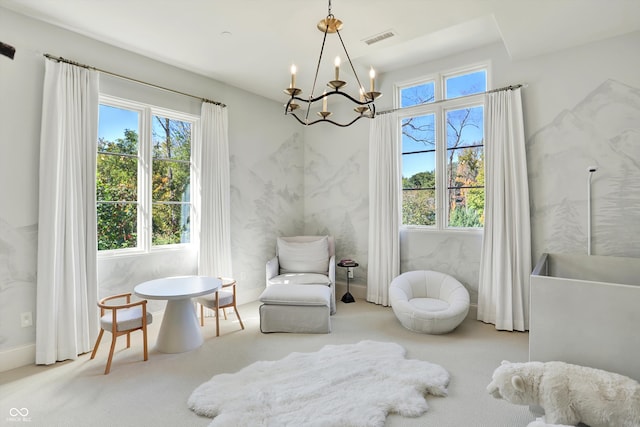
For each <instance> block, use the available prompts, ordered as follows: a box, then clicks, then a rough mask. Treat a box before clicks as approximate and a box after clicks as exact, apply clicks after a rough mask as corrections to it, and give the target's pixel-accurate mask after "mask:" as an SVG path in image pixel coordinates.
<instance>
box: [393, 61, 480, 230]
mask: <svg viewBox="0 0 640 427" xmlns="http://www.w3.org/2000/svg"><path fill="white" fill-rule="evenodd" d="M482 70H484V71H485V73H486V87H485V91H489V90H491V83H490V81H491V79H490V76H491V70H490V63H479V64H474V65H471V66H467V67H464V68H458V69H455V70H448V71H445V72H441V73H436V74H431V75H427V76H424V77H422V78H418V79H412V80H407V81H404V82H401V83H397V84H395V85H394V108H395V110H396V111H397V120H398V136H397V137H398V138H399V141H400V143H399V144H398V145H399V149H400V160H401V162H402V160H403V153H402V142H401V141H402V121H403V120H404V119H407V118H410V117H416V116H423V115H427V114H434V116H435V119H434V123H435V124H436V129H435V132H434V138H435V194H436V195H435V205H436V221H435V224H434V225H417V224H404V223H401V224H400V227H401V229H411V230H428V231H439V232H463V233H483V232H484V226H483V227H453V226H450V225H449V214H450V213H449V188H448V185H447V152H448V149H447V112H448V111H452V110H459V109H464V108H473V107H479V106H480V107H482V108H483V121H484V118H485V117H486V111H485V101H484V94H485V92H481V93H477V94H473V95H465V96H460V97H455V98H450V99H445V91H446V79H449V78H452V77H457V76H461V75H465V74H471V73H474V72H476V71H482ZM430 82H433V83H434V100H433V101H432V102H428V103H424V104H418V105H413V106H410V107H400V105H401V100H402V95H401V92H402V90H403V89H407V88H411V87H414V86H417V85H421V84H425V83H430ZM484 128H485V126H484V124H483V138H482V140H483V149H484V141H485V139H486V134H485V129H484ZM401 164H402V163H401ZM400 169H401V170H400V173H401V174H402V172H403V171H402V167H401V168H400ZM401 181H402V175H401ZM485 190H486V187H485ZM400 191H401V192H404V189H403V188H402V187H401V188H400ZM403 197H404V196H403ZM401 210H402V207H401ZM401 218H402V216H401Z"/></svg>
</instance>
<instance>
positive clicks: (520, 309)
mask: <svg viewBox="0 0 640 427" xmlns="http://www.w3.org/2000/svg"><path fill="white" fill-rule="evenodd" d="M485 130H486V143H485V169H486V176H485V192H486V199H485V200H486V202H485V225H484V240H483V245H482V256H481V261H480V281H479V290H478V320H481V321H483V322H487V323H493V324H495V325H496V329H500V330H507V331H513V330H517V331H526V330H528V329H529V276H530V274H531V227H530V222H529V218H530V217H529V189H528V184H527V161H526V153H525V141H524V123H523V116H522V99H521V93H520V89H519V88H518V89H512V90H505V91H499V92H494V93H488V94H487V95H486V128H485Z"/></svg>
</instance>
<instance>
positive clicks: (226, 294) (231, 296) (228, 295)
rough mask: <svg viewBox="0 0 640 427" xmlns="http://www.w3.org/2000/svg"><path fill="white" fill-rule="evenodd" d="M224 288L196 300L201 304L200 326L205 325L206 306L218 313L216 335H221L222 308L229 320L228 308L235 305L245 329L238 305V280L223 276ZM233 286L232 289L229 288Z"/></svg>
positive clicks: (236, 312)
mask: <svg viewBox="0 0 640 427" xmlns="http://www.w3.org/2000/svg"><path fill="white" fill-rule="evenodd" d="M220 280H222V288H221V289H220V290H219V291H216V292H214V293H213V294H210V295H205V296H202V297H198V298H196V302H197V303H198V304H200V326H204V307H207V308H210V309H211V310H213V311H215V313H216V336H217V337H219V336H220V309H222V312H223V314H224V320H227V311H226V309H227V308H230V307H233V312H234V313H235V314H236V317H237V318H238V321H239V322H240V327H241V328H242V329H244V324H243V323H242V319H241V318H240V313H239V312H238V307H236V281H235V280H233V279H231V278H226V277H221V278H220ZM228 288H231V290H228Z"/></svg>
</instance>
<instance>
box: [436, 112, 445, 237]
mask: <svg viewBox="0 0 640 427" xmlns="http://www.w3.org/2000/svg"><path fill="white" fill-rule="evenodd" d="M436 123H438V126H437V129H436V161H437V173H436V212H437V213H436V226H437V228H438V229H439V230H442V229H444V228H446V226H447V219H446V216H447V210H448V207H447V118H446V115H445V112H444V110H443V109H442V108H438V109H437V110H436Z"/></svg>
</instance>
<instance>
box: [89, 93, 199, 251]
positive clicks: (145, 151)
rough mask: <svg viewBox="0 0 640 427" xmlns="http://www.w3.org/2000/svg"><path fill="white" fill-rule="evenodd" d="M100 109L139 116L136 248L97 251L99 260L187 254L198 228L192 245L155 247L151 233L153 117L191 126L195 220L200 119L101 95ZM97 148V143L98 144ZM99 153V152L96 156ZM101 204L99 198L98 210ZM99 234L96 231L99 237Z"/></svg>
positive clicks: (192, 210)
mask: <svg viewBox="0 0 640 427" xmlns="http://www.w3.org/2000/svg"><path fill="white" fill-rule="evenodd" d="M98 104H99V105H107V106H110V107H114V108H122V109H127V110H132V111H136V112H137V113H138V132H139V134H138V156H137V158H138V178H137V180H138V182H137V185H138V199H137V203H138V212H137V233H138V239H137V246H136V247H133V248H121V249H105V250H98V251H97V252H98V256H99V257H101V258H108V257H118V256H130V255H141V254H149V253H157V252H170V251H176V250H188V249H191V248H193V247H194V245H195V244H196V242H195V241H194V237H195V233H194V229H193V227H194V226H195V224H194V223H193V222H192V223H191V229H190V241H189V242H188V243H173V244H168V245H153V243H152V239H153V230H152V221H153V218H152V214H153V197H152V174H153V170H152V168H153V160H154V159H153V117H154V116H161V117H166V118H169V119H171V120H179V121H183V122H189V123H191V153H190V159H189V163H190V167H189V170H190V183H191V185H190V186H189V200H190V202H189V204H190V209H189V215H190V218H192V219H193V218H196V210H197V200H196V196H197V192H196V191H195V188H194V187H195V186H194V185H193V184H194V183H195V182H196V176H195V167H194V154H193V149H194V145H196V144H195V139H196V138H197V137H198V135H199V126H200V117H199V116H196V115H193V114H189V113H185V112H181V111H176V110H171V109H168V108H164V107H159V106H155V105H151V104H148V103H145V102H139V101H133V100H129V99H124V98H120V97H116V96H112V95H107V94H103V93H101V94H100V96H99V102H98ZM96 144H97V141H96ZM97 155H98V151H97V149H96V156H97ZM98 203H99V201H98V200H97V198H96V206H97V204H98ZM97 232H98V230H96V233H97Z"/></svg>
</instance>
